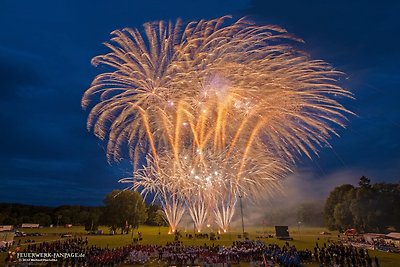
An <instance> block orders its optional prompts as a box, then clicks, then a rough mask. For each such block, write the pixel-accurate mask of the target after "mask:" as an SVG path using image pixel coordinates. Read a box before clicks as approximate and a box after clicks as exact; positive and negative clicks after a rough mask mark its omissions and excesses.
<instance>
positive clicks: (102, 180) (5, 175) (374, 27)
mask: <svg viewBox="0 0 400 267" xmlns="http://www.w3.org/2000/svg"><path fill="white" fill-rule="evenodd" d="M399 11H400V2H396V1H386V3H385V1H346V0H340V1H325V0H320V1H316V0H313V1H298V0H294V1H274V2H272V1H267V0H253V1H251V0H249V1H239V0H224V1H222V0H219V1H218V0H206V1H195V3H190V1H169V2H168V1H159V0H157V1H152V0H149V1H132V0H131V1H128V0H126V1H122V0H114V1H104V0H98V1H82V0H79V1H77V0H61V1H14V0H3V1H1V3H0V25H1V26H0V28H1V35H0V125H1V131H0V133H1V138H0V179H1V183H0V202H19V203H27V204H41V205H60V204H82V205H99V204H101V201H102V199H103V198H104V195H105V194H106V193H108V192H109V191H111V190H112V189H114V188H121V186H120V185H118V184H117V180H118V179H119V178H121V177H126V176H129V173H130V166H129V164H127V163H122V164H114V165H112V166H110V165H108V163H107V162H106V157H105V153H104V144H103V143H102V142H101V141H99V140H98V139H96V138H95V137H94V136H93V134H92V133H89V132H87V130H86V126H85V123H86V116H87V113H86V112H85V111H82V109H81V107H80V99H81V96H82V94H83V92H84V91H85V90H86V89H87V88H88V86H89V85H90V82H91V81H92V79H93V78H94V77H95V75H96V74H98V73H99V72H100V71H101V70H99V69H96V68H94V67H93V66H91V65H90V60H91V58H92V57H94V56H95V55H98V54H103V53H106V52H107V49H106V48H105V47H104V46H103V45H102V44H101V43H102V42H104V41H107V40H108V39H109V37H110V35H109V34H110V32H111V31H112V30H114V29H117V28H124V27H133V28H135V27H137V28H141V26H142V24H143V23H145V22H147V21H155V20H173V21H174V20H176V18H178V17H180V18H182V19H183V20H184V22H189V21H191V20H198V19H201V18H206V19H211V18H215V17H218V16H222V15H226V14H231V15H233V16H234V18H236V19H238V18H240V17H242V16H250V18H251V19H253V20H255V21H256V22H258V23H262V24H278V25H280V26H282V27H284V28H286V29H287V30H288V31H289V32H291V33H293V34H295V35H297V36H299V37H301V38H303V39H304V40H305V41H306V43H305V44H304V45H302V46H301V48H302V49H303V50H305V51H307V52H308V53H309V54H310V55H311V56H312V57H313V58H318V59H323V60H326V61H328V62H330V63H331V64H333V65H334V66H335V67H336V68H337V69H339V70H342V71H344V72H345V73H346V74H347V79H344V80H343V81H342V83H343V85H344V86H345V87H347V88H349V89H350V90H351V91H352V92H353V93H354V94H355V97H356V98H357V100H355V101H350V100H349V101H346V102H345V104H346V107H347V108H348V109H350V110H352V111H353V112H355V113H356V114H357V115H358V117H350V121H349V123H348V127H347V129H341V130H340V131H339V133H340V135H341V137H340V138H333V139H332V142H331V143H332V145H333V149H329V148H325V149H321V151H320V153H319V157H314V158H313V160H312V161H311V160H308V159H306V158H304V159H303V160H302V161H301V162H300V163H299V166H298V171H297V172H296V173H295V174H294V175H293V176H292V177H291V178H290V179H289V181H293V180H294V181H297V182H295V183H293V182H289V183H288V186H289V185H291V186H295V185H296V186H298V185H299V184H301V188H303V189H304V190H308V191H314V192H317V193H316V196H319V197H321V196H323V195H324V194H326V192H327V191H326V190H327V189H326V188H327V186H328V185H329V189H331V187H332V186H334V185H337V184H340V183H344V182H350V183H354V182H355V181H357V180H358V179H359V177H361V176H362V175H366V176H368V177H369V178H371V179H372V181H373V182H377V181H385V182H399V180H400V167H399V166H400V141H399V133H400V112H399V111H400V104H399V99H400V91H399V89H400V73H399V70H400V68H399V62H400V52H399V43H400V23H399ZM296 178H297V180H296ZM318 190H320V191H318ZM328 191H329V190H328Z"/></svg>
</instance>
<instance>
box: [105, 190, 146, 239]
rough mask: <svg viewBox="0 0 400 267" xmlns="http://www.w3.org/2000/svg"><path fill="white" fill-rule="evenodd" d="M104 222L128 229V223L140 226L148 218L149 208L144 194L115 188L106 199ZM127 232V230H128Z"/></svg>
mask: <svg viewBox="0 0 400 267" xmlns="http://www.w3.org/2000/svg"><path fill="white" fill-rule="evenodd" d="M104 204H105V209H104V222H105V223H106V225H108V226H110V228H111V229H113V230H116V229H118V228H120V229H121V232H123V231H124V230H128V229H126V225H128V228H129V226H132V227H133V228H137V227H139V225H140V224H143V223H144V222H145V221H146V219H147V209H146V205H145V203H144V202H143V198H142V196H141V195H140V194H139V193H138V192H135V191H130V190H125V191H121V190H114V191H112V192H111V193H110V194H108V195H107V196H106V198H105V199H104ZM126 232H127V231H126Z"/></svg>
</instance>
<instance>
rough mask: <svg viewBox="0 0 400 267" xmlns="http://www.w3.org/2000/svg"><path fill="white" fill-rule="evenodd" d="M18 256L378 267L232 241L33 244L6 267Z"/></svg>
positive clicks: (336, 252)
mask: <svg viewBox="0 0 400 267" xmlns="http://www.w3.org/2000/svg"><path fill="white" fill-rule="evenodd" d="M18 253H77V254H78V255H82V256H78V257H60V258H57V261H56V262H55V263H53V265H52V266H93V267H96V266H98V267H103V266H104V267H108V266H110V267H111V266H118V265H120V264H122V263H128V264H142V265H143V264H144V265H145V264H156V265H160V266H171V265H175V266H196V265H200V266H229V265H231V264H240V263H243V262H247V263H248V264H249V265H250V266H288V267H298V266H307V264H308V263H318V264H319V265H320V266H323V267H328V266H329V267H331V266H332V267H356V266H361V267H379V261H378V259H377V258H376V257H370V255H369V253H368V250H366V249H363V248H357V247H352V246H347V245H344V244H341V243H334V242H328V244H326V243H324V244H323V245H321V246H320V245H319V244H318V243H316V245H315V248H314V251H311V250H308V249H306V250H299V249H297V248H296V247H295V246H292V245H290V244H289V242H286V243H285V244H284V245H283V246H279V245H277V244H266V243H264V242H263V241H261V240H256V241H251V240H244V241H234V242H233V243H232V245H231V246H221V245H214V244H212V245H207V244H204V245H201V246H187V245H184V244H183V242H182V241H175V242H171V243H167V244H166V245H164V246H161V245H144V244H132V245H127V246H124V247H120V248H113V249H111V248H100V247H97V246H95V245H90V244H89V242H88V239H87V238H82V237H75V238H70V239H67V240H63V241H54V242H42V243H35V244H29V245H27V246H26V247H25V248H23V249H19V248H18V247H17V249H16V250H15V251H9V253H8V256H7V259H6V263H7V265H9V266H13V265H14V264H16V263H18V260H17V254H18Z"/></svg>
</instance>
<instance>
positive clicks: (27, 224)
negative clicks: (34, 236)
mask: <svg viewBox="0 0 400 267" xmlns="http://www.w3.org/2000/svg"><path fill="white" fill-rule="evenodd" d="M21 228H39V224H38V223H23V224H22V225H21Z"/></svg>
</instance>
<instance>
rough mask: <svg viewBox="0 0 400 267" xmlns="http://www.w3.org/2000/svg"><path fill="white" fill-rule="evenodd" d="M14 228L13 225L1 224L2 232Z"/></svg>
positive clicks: (0, 229) (0, 230)
mask: <svg viewBox="0 0 400 267" xmlns="http://www.w3.org/2000/svg"><path fill="white" fill-rule="evenodd" d="M13 228H14V227H13V226H12V225H0V232H3V231H11V230H12V229H13Z"/></svg>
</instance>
